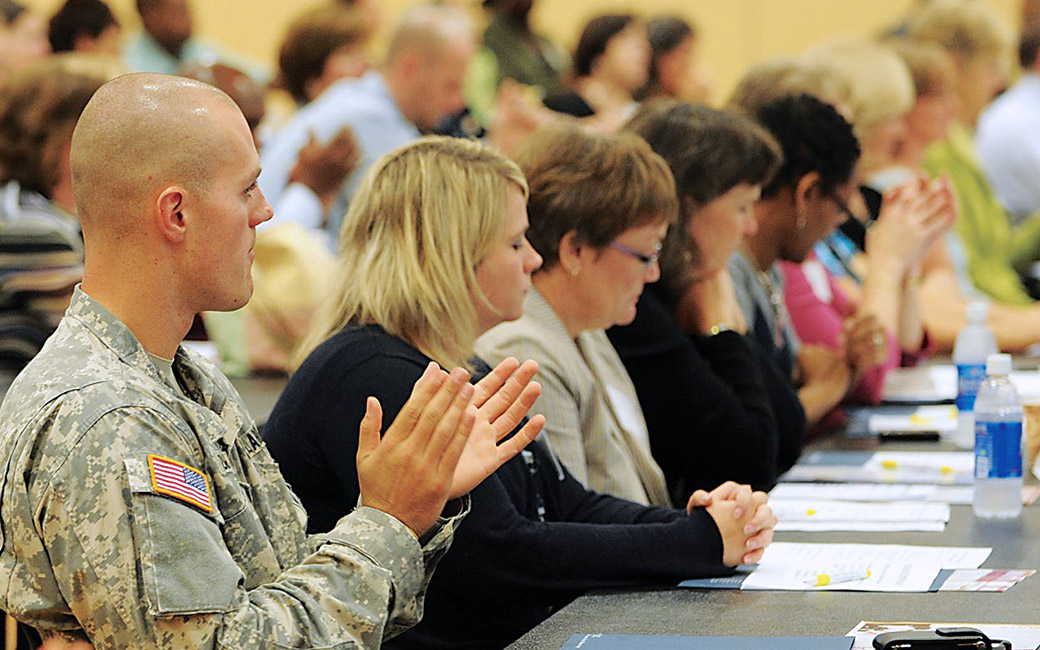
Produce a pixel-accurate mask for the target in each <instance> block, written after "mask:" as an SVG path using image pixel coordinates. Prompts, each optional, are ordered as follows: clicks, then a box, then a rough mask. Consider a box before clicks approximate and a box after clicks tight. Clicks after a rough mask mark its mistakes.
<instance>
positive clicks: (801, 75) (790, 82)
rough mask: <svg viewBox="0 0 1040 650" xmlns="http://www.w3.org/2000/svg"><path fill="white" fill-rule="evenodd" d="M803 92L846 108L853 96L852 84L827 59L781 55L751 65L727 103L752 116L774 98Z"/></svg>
mask: <svg viewBox="0 0 1040 650" xmlns="http://www.w3.org/2000/svg"><path fill="white" fill-rule="evenodd" d="M801 93H806V94H809V95H812V96H813V97H816V98H817V99H819V100H820V101H822V102H826V103H828V104H830V105H832V106H835V107H839V108H840V109H844V108H848V106H849V101H850V99H851V97H852V84H851V83H850V82H849V80H848V78H846V77H845V75H843V74H841V72H839V71H838V70H837V69H835V68H834V67H833V66H831V65H830V64H829V63H827V62H826V61H810V60H807V59H801V58H797V57H788V56H778V57H773V58H770V59H767V60H765V61H763V62H761V63H758V64H756V65H753V66H751V67H750V68H748V71H747V72H746V73H745V74H744V76H743V77H741V79H740V81H739V82H738V83H737V87H736V89H734V91H733V94H732V95H731V96H730V98H729V103H728V107H729V108H731V109H733V110H736V111H738V112H742V113H744V114H745V115H751V116H753V115H755V114H756V113H758V110H759V109H760V108H762V107H763V106H765V105H766V104H768V103H770V102H772V101H773V100H775V99H779V98H781V97H784V96H786V95H799V94H801Z"/></svg>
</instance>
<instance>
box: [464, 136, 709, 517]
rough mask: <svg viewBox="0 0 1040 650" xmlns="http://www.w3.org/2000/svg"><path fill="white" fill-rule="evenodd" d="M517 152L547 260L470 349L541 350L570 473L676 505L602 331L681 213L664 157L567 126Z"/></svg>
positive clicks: (631, 307)
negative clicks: (514, 311) (517, 313)
mask: <svg viewBox="0 0 1040 650" xmlns="http://www.w3.org/2000/svg"><path fill="white" fill-rule="evenodd" d="M517 161H518V162H519V164H520V166H521V168H522V169H523V170H524V175H525V176H526V177H527V181H528V184H529V186H530V188H531V194H530V198H529V201H528V215H529V218H530V220H531V227H530V230H528V234H527V236H528V240H529V241H530V242H531V245H532V246H534V248H535V250H537V251H538V254H539V255H541V257H542V266H541V268H540V269H538V270H537V271H536V272H535V273H534V277H533V284H534V286H533V288H532V289H531V291H530V292H529V293H528V294H527V298H526V299H525V300H524V315H523V316H521V317H520V318H519V319H517V320H515V321H512V322H509V323H502V324H501V325H499V326H497V327H495V328H493V329H491V330H489V331H488V332H486V333H485V334H484V335H483V336H481V337H480V339H479V340H478V341H477V351H478V352H480V354H481V356H482V357H483V358H485V359H487V360H488V361H490V362H495V361H498V360H500V359H504V358H506V357H510V356H517V355H519V356H520V357H523V358H525V359H526V358H531V359H537V360H538V363H539V365H540V368H541V371H540V374H539V382H540V383H541V385H542V394H541V396H540V397H539V399H538V403H537V405H536V406H535V409H536V411H537V412H538V413H542V414H543V415H545V416H546V419H547V426H546V428H545V434H546V435H547V436H548V438H549V441H550V442H551V443H552V446H553V449H554V450H555V451H556V453H557V455H559V457H560V459H561V460H563V462H564V464H565V465H566V466H567V468H568V469H569V470H570V471H571V473H572V474H574V477H575V478H577V479H578V480H579V481H581V482H582V483H584V484H585V485H587V486H588V487H590V488H591V489H593V490H597V491H600V492H606V493H607V494H613V495H614V496H618V497H622V498H624V499H629V500H631V501H636V502H639V503H650V504H654V505H671V503H672V501H671V499H670V497H669V495H668V489H667V487H666V485H665V479H664V474H663V473H662V472H661V468H660V467H659V466H658V464H657V463H656V462H655V461H654V459H653V455H652V453H651V449H650V441H649V436H648V434H647V429H646V424H645V422H644V420H643V414H642V411H641V410H640V408H639V398H638V396H637V395H636V391H635V388H634V387H633V385H632V381H631V380H630V379H629V377H628V374H627V373H626V372H625V368H624V365H623V364H622V363H621V359H619V358H618V356H617V353H616V352H615V351H614V348H613V347H612V346H611V344H610V341H608V340H607V335H606V332H605V330H606V329H607V328H609V327H612V326H614V325H625V324H627V323H630V322H632V319H633V318H635V315H636V303H637V301H638V300H639V296H640V295H641V294H642V292H643V285H644V284H646V283H647V282H654V281H655V280H657V278H658V277H659V276H660V269H659V268H658V266H657V255H658V251H659V250H660V248H661V241H662V240H663V239H664V236H665V232H666V231H667V229H668V225H669V224H670V223H672V222H673V221H674V220H675V215H676V200H675V184H674V182H673V181H672V174H671V172H670V171H669V169H668V165H667V164H666V163H665V161H664V160H662V159H661V158H660V156H657V155H656V154H654V153H653V152H652V151H651V149H650V147H649V145H647V144H646V142H644V141H643V140H641V139H640V138H639V137H638V136H635V135H633V134H625V135H619V136H596V135H589V134H586V133H582V132H581V131H580V130H578V129H577V128H575V127H567V126H560V127H553V128H550V129H545V130H543V131H541V132H539V133H537V134H535V135H534V136H533V137H532V138H531V139H530V140H529V141H528V142H526V143H525V146H524V147H523V149H522V150H520V151H519V152H518V154H517ZM618 170H623V171H620V172H619V171H618ZM604 179H610V181H611V182H609V183H607V182H604ZM712 487H714V485H713V486H712ZM681 505H685V501H683V502H682V504H681Z"/></svg>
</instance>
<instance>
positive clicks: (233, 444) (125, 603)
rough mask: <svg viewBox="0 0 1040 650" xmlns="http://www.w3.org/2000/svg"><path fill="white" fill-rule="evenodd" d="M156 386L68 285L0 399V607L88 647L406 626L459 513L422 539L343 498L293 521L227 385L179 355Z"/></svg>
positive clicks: (286, 642)
mask: <svg viewBox="0 0 1040 650" xmlns="http://www.w3.org/2000/svg"><path fill="white" fill-rule="evenodd" d="M174 373H175V375H176V377H177V379H178V382H179V383H180V385H181V388H182V389H183V390H182V391H176V390H174V388H172V387H171V386H169V385H167V384H166V383H164V382H163V380H162V379H161V377H160V375H159V372H158V370H157V369H156V367H155V365H154V364H153V363H152V361H151V359H150V358H149V357H148V355H147V353H146V352H145V350H144V348H142V347H141V345H140V343H139V342H138V341H137V339H136V338H134V336H133V334H132V333H131V332H130V330H129V329H128V328H127V327H126V326H125V325H124V324H123V323H121V322H120V321H119V320H118V319H116V318H115V317H114V316H113V315H112V314H111V313H110V312H108V311H107V310H106V309H105V308H104V307H102V306H101V305H100V304H99V303H97V302H96V301H95V300H93V299H92V298H90V297H89V296H87V295H86V294H85V293H83V292H82V291H80V290H79V289H77V290H76V293H75V296H74V297H73V300H72V304H71V305H70V307H69V309H68V311H67V312H66V314H65V317H64V319H63V320H62V322H61V324H60V326H59V327H58V330H57V332H56V333H55V334H54V336H53V337H52V338H51V339H50V340H49V341H48V342H47V344H46V345H45V347H44V349H43V350H42V351H41V353H40V354H39V355H38V356H37V357H36V359H34V360H33V362H32V363H31V364H30V365H29V366H28V367H27V368H26V369H25V370H24V371H23V372H22V373H21V375H20V376H19V377H18V378H17V379H16V380H15V383H14V384H13V385H12V386H11V389H10V390H9V392H8V394H7V396H6V399H5V400H4V403H3V406H2V407H0V458H2V462H3V463H4V465H3V473H2V474H0V498H2V504H3V505H2V508H0V524H2V529H0V608H2V609H4V610H6V611H7V612H9V613H11V614H12V615H13V616H15V617H16V618H18V619H19V620H21V621H24V622H26V623H28V624H30V625H33V626H35V627H36V628H38V629H40V630H41V632H42V633H43V635H44V636H45V637H47V636H51V635H55V634H57V635H60V636H63V637H66V638H84V635H85V637H86V638H88V639H89V640H90V641H91V642H93V644H94V645H95V646H96V647H97V648H120V649H123V648H156V647H161V648H192V649H194V648H236V649H238V648H289V647H292V648H298V647H320V648H352V647H356V646H362V647H378V645H379V644H380V642H381V641H382V639H383V638H384V635H390V634H394V633H396V632H399V631H401V630H403V629H404V628H405V627H407V626H410V625H413V624H414V623H415V622H416V621H417V620H418V619H419V617H420V616H421V614H422V596H423V594H424V593H425V588H426V582H427V581H428V580H429V576H430V574H431V572H432V571H433V567H434V565H435V564H436V561H437V559H438V558H439V557H440V556H441V555H442V554H443V553H444V551H446V550H447V547H448V545H449V543H450V540H451V536H452V533H453V531H454V529H455V527H456V526H457V525H458V523H459V521H460V520H461V518H462V515H463V514H464V511H465V510H466V509H468V503H467V504H465V505H464V506H463V507H462V511H463V512H462V513H460V514H459V515H457V516H455V517H451V518H448V519H442V520H441V522H440V526H439V528H436V529H435V530H434V531H433V533H432V535H428V537H426V538H424V539H425V540H426V543H425V545H424V546H422V547H421V546H420V545H419V543H417V542H416V540H415V538H414V537H413V536H412V535H411V533H410V532H408V530H407V528H405V527H404V525H403V524H401V523H400V522H399V521H397V520H396V519H394V518H392V517H390V516H388V515H386V514H384V513H382V512H379V511H377V510H374V509H371V508H364V507H361V508H358V509H357V510H355V511H354V512H353V513H351V514H350V515H348V516H346V517H344V518H343V519H341V520H340V521H339V523H338V524H337V525H336V527H335V528H334V529H333V530H332V531H331V532H329V533H327V534H325V535H320V536H312V537H308V536H307V535H306V534H305V523H306V515H305V513H304V510H303V508H302V507H301V506H300V503H299V500H298V499H297V498H296V496H295V495H294V494H293V493H292V491H291V490H290V489H289V486H288V485H287V484H286V483H285V481H284V479H283V478H282V476H281V474H280V473H279V471H278V466H277V465H276V464H275V463H274V461H273V460H272V459H271V457H270V455H269V454H268V452H267V449H266V447H265V446H264V444H263V442H262V441H261V440H260V438H259V436H258V435H257V430H256V426H255V425H254V424H253V422H252V420H251V419H250V417H249V415H248V414H247V413H246V410H245V406H244V405H243V403H242V402H241V400H240V398H239V397H238V395H237V393H236V392H235V390H234V388H233V387H232V386H231V384H230V382H229V381H228V380H227V379H226V378H225V377H224V376H223V375H222V374H221V373H220V372H218V371H217V370H216V369H215V368H213V367H212V366H211V365H210V364H209V363H207V362H206V361H205V360H203V359H201V358H200V357H198V356H197V355H195V354H194V353H192V352H190V351H187V350H185V349H184V348H181V349H179V350H178V352H177V356H176V359H175V360H174Z"/></svg>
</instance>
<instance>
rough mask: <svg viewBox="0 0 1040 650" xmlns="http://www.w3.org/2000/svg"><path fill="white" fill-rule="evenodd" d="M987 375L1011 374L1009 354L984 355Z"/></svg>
mask: <svg viewBox="0 0 1040 650" xmlns="http://www.w3.org/2000/svg"><path fill="white" fill-rule="evenodd" d="M986 374H987V375H1009V374H1011V355H1010V354H991V355H989V356H988V357H986Z"/></svg>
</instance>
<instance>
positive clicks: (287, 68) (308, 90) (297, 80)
mask: <svg viewBox="0 0 1040 650" xmlns="http://www.w3.org/2000/svg"><path fill="white" fill-rule="evenodd" d="M370 30H371V27H370V26H369V24H368V20H367V19H366V17H365V15H364V14H363V13H362V12H361V10H359V9H354V8H350V7H344V6H342V5H341V4H339V3H336V4H332V5H324V6H319V7H316V8H314V9H312V10H310V11H308V12H306V13H304V14H303V15H301V16H299V17H298V18H296V19H295V20H294V21H293V22H292V24H291V25H289V29H288V31H287V33H286V35H285V39H284V40H283V41H282V46H281V49H280V50H279V52H278V78H277V79H276V80H275V85H276V86H279V87H283V88H285V90H287V91H289V94H290V95H292V98H293V99H294V100H295V101H296V103H297V104H298V105H299V106H305V105H306V104H308V103H310V102H312V101H314V100H315V99H317V98H318V96H319V95H321V93H322V92H323V91H324V90H325V89H326V88H328V87H329V86H331V85H332V84H333V83H335V82H336V81H338V80H340V79H357V78H358V77H360V76H362V75H363V74H365V72H367V71H368V69H369V68H370V67H371V62H370V61H369V59H368V53H367V51H366V48H367V46H368V40H369V38H370V37H371V34H372V33H371V31H370Z"/></svg>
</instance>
